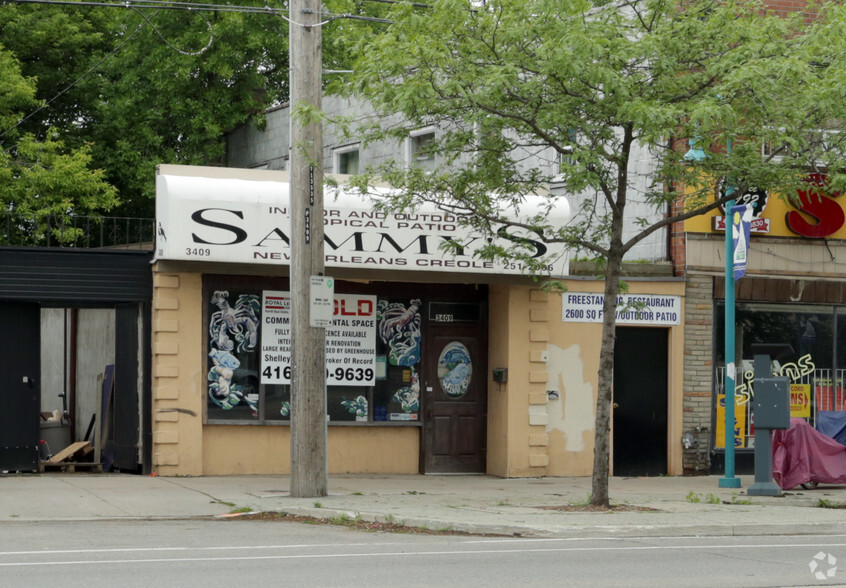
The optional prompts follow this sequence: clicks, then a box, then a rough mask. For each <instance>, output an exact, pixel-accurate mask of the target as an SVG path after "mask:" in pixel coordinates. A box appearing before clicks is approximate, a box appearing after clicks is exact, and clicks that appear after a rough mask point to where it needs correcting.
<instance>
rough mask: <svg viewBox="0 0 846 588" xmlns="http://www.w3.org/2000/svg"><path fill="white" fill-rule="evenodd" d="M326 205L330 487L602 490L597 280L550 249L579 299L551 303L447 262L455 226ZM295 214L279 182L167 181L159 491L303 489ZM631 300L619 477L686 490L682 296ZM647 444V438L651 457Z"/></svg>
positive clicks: (160, 256) (160, 300)
mask: <svg viewBox="0 0 846 588" xmlns="http://www.w3.org/2000/svg"><path fill="white" fill-rule="evenodd" d="M325 202H326V211H325V217H324V227H325V230H326V246H325V259H326V273H327V275H329V276H331V277H332V278H333V280H334V281H335V284H334V293H335V294H334V310H335V314H334V322H333V324H332V326H331V327H328V328H327V333H326V346H327V347H326V364H327V407H328V408H327V412H328V446H329V456H328V459H329V472H330V474H331V473H405V474H409V473H448V472H462V473H471V472H473V473H488V474H492V475H498V476H504V477H519V476H544V475H547V476H562V475H590V473H591V469H592V462H593V427H594V412H595V398H596V380H597V375H596V374H597V370H598V359H599V343H600V330H601V323H600V320H601V317H600V316H599V315H598V310H600V309H601V299H602V296H601V292H602V286H603V284H602V282H600V281H597V280H596V279H595V278H592V277H591V278H578V277H567V275H566V274H567V266H568V264H567V261H566V255H565V252H563V251H549V250H547V251H546V253H551V254H554V255H553V256H552V257H550V259H552V260H555V261H552V262H551V263H552V264H553V267H551V268H550V272H551V274H552V275H556V276H560V277H561V279H562V282H563V283H564V284H565V285H566V287H567V292H564V293H563V294H562V293H558V292H554V291H552V292H549V291H545V290H543V289H541V288H540V287H539V286H538V285H537V284H536V283H535V282H533V281H532V280H531V279H529V278H527V277H526V276H523V275H521V272H520V269H519V268H516V267H513V268H508V267H504V266H495V265H494V264H492V263H490V262H485V261H481V260H479V259H476V258H474V257H473V256H472V255H471V254H470V251H469V250H468V251H464V252H463V253H465V255H458V254H455V253H449V254H448V253H445V252H444V251H442V250H441V249H440V248H439V247H438V241H439V240H443V239H448V238H449V237H450V235H453V236H454V237H455V238H457V236H458V234H459V233H460V230H459V229H458V228H456V227H455V226H454V219H450V218H449V216H448V215H444V214H443V213H437V212H434V211H429V212H425V211H421V212H419V213H418V214H417V215H416V216H412V215H384V214H381V213H378V214H377V213H375V212H373V211H372V210H370V209H369V208H368V207H367V206H363V205H361V204H358V205H356V204H355V203H353V202H351V201H349V200H345V196H344V195H341V196H340V197H338V198H335V197H333V196H330V195H327V196H326V198H325ZM286 206H287V174H285V173H284V172H278V171H256V170H239V169H231V168H229V169H227V168H193V167H181V166H161V167H160V169H159V175H158V179H157V207H158V212H157V223H158V229H159V238H158V245H157V252H156V258H155V260H154V263H153V319H152V324H153V335H152V343H153V345H152V348H153V349H152V353H153V382H152V387H153V392H152V396H153V407H152V421H153V427H152V428H153V467H154V470H155V471H156V472H157V473H158V474H159V475H226V474H284V473H288V472H289V462H290V447H289V439H290V437H289V423H290V388H289V384H290V368H289V365H290V364H289V362H290V348H291V346H292V345H296V342H292V341H291V340H290V325H289V321H290V306H289V298H288V295H289V281H288V263H287V262H288V259H287V257H288V256H290V246H289V235H288V234H287V231H288V227H289V226H290V225H289V224H286V223H289V221H287V220H286V218H285V214H286V211H285V210H284V209H285V208H286ZM565 217H566V211H563V212H562V222H563V221H565V220H566V218H565ZM471 242H472V241H471ZM470 246H471V245H470V244H469V243H468V247H470ZM538 247H539V251H540V250H541V249H543V248H545V246H543V244H538ZM629 285H630V291H629V294H628V295H629V296H631V297H633V298H636V299H637V300H635V301H634V302H637V303H638V304H637V305H634V304H630V305H629V306H626V304H625V302H626V301H627V300H628V299H627V300H624V301H623V302H624V304H623V305H622V306H621V315H620V323H621V326H620V327H619V328H618V340H620V341H621V343H620V349H618V355H617V357H618V361H617V363H618V372H619V373H618V374H617V380H618V384H617V385H616V389H617V392H618V395H619V397H615V403H616V404H617V405H619V407H618V408H616V409H615V430H614V436H615V439H616V441H619V444H618V443H617V442H615V443H614V462H613V463H614V468H615V469H616V470H617V471H618V473H619V472H628V471H632V472H636V471H638V470H639V468H654V470H655V472H656V473H664V474H667V473H669V474H680V473H681V469H682V449H681V446H680V445H679V443H678V439H679V437H680V435H681V428H682V419H683V417H682V396H681V390H682V364H683V359H682V358H683V349H682V345H683V328H684V327H683V325H684V297H683V291H684V282H683V280H678V279H673V278H671V277H670V278H657V279H644V280H640V279H632V280H630V282H629ZM620 358H623V359H620ZM626 358H627V359H626ZM656 415H657V416H656ZM634 438H637V439H639V440H640V439H652V441H651V443H652V445H649V446H648V447H647V445H648V443H647V444H646V445H643V447H644V448H646V449H648V453H649V454H650V455H651V458H650V459H649V460H645V459H644V451H646V449H644V450H643V451H638V452H632V451H631V450H630V448H631V447H632V446H633V445H635V444H633V443H632V439H634Z"/></svg>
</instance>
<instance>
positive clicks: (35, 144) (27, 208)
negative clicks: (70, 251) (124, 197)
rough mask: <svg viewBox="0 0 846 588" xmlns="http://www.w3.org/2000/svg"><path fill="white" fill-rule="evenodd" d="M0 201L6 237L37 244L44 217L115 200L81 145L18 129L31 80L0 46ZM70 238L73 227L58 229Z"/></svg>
mask: <svg viewBox="0 0 846 588" xmlns="http://www.w3.org/2000/svg"><path fill="white" fill-rule="evenodd" d="M0 79H2V80H3V89H2V90H0V128H2V129H3V130H5V131H6V132H5V133H4V134H3V135H2V136H0V205H2V207H3V210H4V212H6V213H12V214H13V215H14V222H11V223H9V225H8V226H7V229H12V228H14V229H15V232H17V233H18V234H17V236H16V237H15V238H14V239H12V238H11V236H9V235H7V238H10V241H14V242H18V243H20V242H27V243H32V244H39V243H40V239H41V238H42V237H43V225H42V224H41V222H40V221H41V220H42V219H44V217H46V216H50V215H59V216H64V215H70V214H88V213H90V212H92V211H95V210H108V209H110V208H111V207H113V206H114V205H115V204H116V202H117V197H116V193H115V189H114V188H113V187H112V186H110V185H109V184H108V183H107V182H106V181H105V179H104V177H103V173H102V171H100V170H94V169H91V165H90V164H91V153H90V149H89V148H88V146H86V145H82V146H80V147H78V148H75V149H73V148H68V147H67V146H66V145H65V144H64V143H63V141H62V140H61V139H60V138H58V137H57V133H54V132H53V131H52V130H50V129H47V130H46V132H45V133H44V135H43V136H41V137H37V136H35V135H34V134H32V133H24V132H20V131H19V130H18V129H16V128H15V123H16V122H17V121H18V120H19V119H20V118H21V112H22V111H23V110H26V109H34V108H36V107H37V106H38V104H39V103H38V101H37V100H36V98H35V81H34V80H33V79H31V78H26V77H24V76H23V75H21V68H20V65H19V63H18V62H17V60H16V59H15V58H14V56H13V55H12V54H11V53H10V52H8V51H6V50H5V49H4V48H3V46H2V45H0ZM63 236H64V237H65V238H67V239H71V238H72V237H73V236H74V232H73V231H64V232H63Z"/></svg>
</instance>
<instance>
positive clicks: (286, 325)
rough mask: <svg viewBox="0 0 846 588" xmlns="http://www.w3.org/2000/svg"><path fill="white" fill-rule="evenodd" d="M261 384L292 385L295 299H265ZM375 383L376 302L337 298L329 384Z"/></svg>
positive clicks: (285, 295)
mask: <svg viewBox="0 0 846 588" xmlns="http://www.w3.org/2000/svg"><path fill="white" fill-rule="evenodd" d="M261 316H262V318H261V322H262V329H261V383H262V384H290V383H291V345H292V340H291V296H290V293H289V292H280V291H275V290H265V291H264V292H263V293H262V315H261ZM375 382H376V296H371V295H357V294H335V299H334V317H333V322H332V325H331V326H330V327H327V328H326V384H327V385H329V386H373V385H374V383H375Z"/></svg>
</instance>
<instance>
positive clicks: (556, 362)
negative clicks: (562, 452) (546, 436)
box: [546, 344, 595, 451]
mask: <svg viewBox="0 0 846 588" xmlns="http://www.w3.org/2000/svg"><path fill="white" fill-rule="evenodd" d="M546 349H547V353H548V355H549V357H548V360H547V364H546V370H547V373H548V374H549V379H548V380H547V384H546V390H547V394H548V395H549V403H548V404H547V405H546V406H547V413H548V415H549V422H548V423H547V425H546V431H547V433H551V432H552V431H561V432H563V433H564V436H565V438H566V439H567V445H566V449H567V451H584V449H585V441H584V436H583V433H584V432H585V431H593V428H594V421H595V419H594V397H593V384H591V383H590V382H586V381H585V377H584V365H583V364H582V359H581V347H580V346H579V345H571V346H569V347H567V348H566V349H562V348H561V347H558V346H557V345H552V344H549V345H547V347H546ZM556 393H557V395H558V398H557V399H556Z"/></svg>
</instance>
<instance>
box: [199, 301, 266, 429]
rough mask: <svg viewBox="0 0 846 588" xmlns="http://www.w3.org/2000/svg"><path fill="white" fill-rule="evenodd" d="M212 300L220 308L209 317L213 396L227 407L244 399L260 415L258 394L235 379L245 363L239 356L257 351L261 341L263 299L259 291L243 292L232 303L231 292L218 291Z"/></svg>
mask: <svg viewBox="0 0 846 588" xmlns="http://www.w3.org/2000/svg"><path fill="white" fill-rule="evenodd" d="M210 302H211V304H212V305H214V306H215V307H217V310H216V311H215V312H212V313H211V316H210V317H209V359H211V362H212V364H213V365H212V366H211V368H210V369H209V373H208V380H209V382H211V383H210V384H209V398H210V399H211V401H212V402H214V403H215V404H216V405H217V406H219V407H221V408H222V409H224V410H230V409H231V408H233V407H235V406H237V405H238V404H240V403H241V402H242V401H244V402H246V403H247V405H248V406H249V407H250V409H251V410H252V411H253V415H254V416H256V415H258V395H257V394H245V393H244V390H243V386H241V385H240V384H234V383H233V381H232V378H233V376H234V374H235V370H237V369H238V368H239V367H240V366H241V360H240V359H238V357H236V355H238V354H243V353H250V352H253V351H254V350H255V347H256V344H257V343H258V325H259V318H258V314H259V312H260V311H261V300H259V296H258V295H256V294H241V295H239V296H238V300H237V301H236V302H235V304H234V305H232V304H230V302H229V292H227V291H225V290H217V291H215V292H214V293H213V294H212V297H211V300H210Z"/></svg>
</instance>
